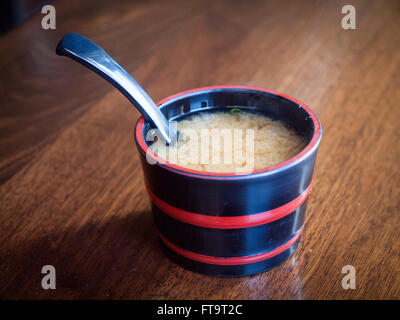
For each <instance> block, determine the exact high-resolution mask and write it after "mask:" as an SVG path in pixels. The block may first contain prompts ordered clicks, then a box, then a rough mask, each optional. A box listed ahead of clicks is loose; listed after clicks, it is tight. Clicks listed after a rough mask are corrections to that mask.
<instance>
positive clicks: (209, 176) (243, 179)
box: [135, 86, 321, 276]
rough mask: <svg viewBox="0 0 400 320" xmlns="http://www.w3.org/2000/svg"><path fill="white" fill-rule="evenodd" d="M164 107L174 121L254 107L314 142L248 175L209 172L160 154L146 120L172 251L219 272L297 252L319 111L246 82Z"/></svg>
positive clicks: (146, 158)
mask: <svg viewBox="0 0 400 320" xmlns="http://www.w3.org/2000/svg"><path fill="white" fill-rule="evenodd" d="M158 105H159V106H160V108H161V110H162V112H163V113H164V115H166V116H167V118H169V119H171V120H179V119H181V118H182V117H186V116H187V115H192V114H194V113H197V112H202V111H206V110H207V111H210V110H214V109H224V108H225V109H226V108H232V107H239V108H241V109H244V110H248V111H250V112H251V111H252V110H254V111H257V112H261V113H263V114H265V115H267V116H269V117H271V118H273V119H279V120H281V121H283V122H285V123H287V124H289V125H290V126H291V127H292V128H294V129H295V130H296V131H297V132H298V134H300V135H302V136H303V137H305V138H306V139H307V142H308V143H307V145H306V147H305V148H304V149H303V150H302V151H301V152H300V153H298V154H297V155H295V156H294V157H293V158H291V159H289V160H287V161H285V162H283V163H280V164H278V165H275V166H273V167H268V168H265V169H261V170H255V171H252V172H243V173H240V174H237V173H210V172H201V171H195V170H191V169H187V168H183V167H180V166H177V165H174V164H171V163H165V161H163V160H161V159H160V158H158V157H157V156H156V155H154V154H153V153H152V152H151V151H150V150H149V148H148V146H149V143H151V142H146V140H145V137H146V135H147V133H148V131H149V130H150V129H151V127H150V125H149V124H148V123H147V122H146V121H145V119H144V118H143V117H142V118H140V119H139V121H138V123H137V124H136V129H135V139H136V144H137V147H138V150H139V152H140V158H141V162H142V167H143V171H144V176H145V183H146V187H147V190H148V193H149V195H150V198H151V201H152V208H153V213H154V219H155V223H156V226H157V229H158V232H159V236H160V239H161V242H162V243H163V246H164V248H165V250H166V252H167V254H168V255H169V256H170V257H171V258H172V259H173V260H174V261H176V262H178V263H180V264H182V265H184V266H186V267H188V268H190V269H192V270H194V271H197V272H200V273H205V274H210V275H215V276H243V275H249V274H254V273H259V272H262V271H265V270H268V269H270V268H272V267H274V266H276V265H278V264H280V263H281V262H283V261H285V260H286V259H287V258H288V257H290V256H291V255H292V253H293V252H294V251H295V249H296V247H297V245H298V243H299V240H300V235H301V232H302V230H303V226H304V217H305V211H306V206H307V196H308V194H309V193H310V190H311V183H312V174H313V169H314V163H315V159H316V154H317V149H318V146H319V143H320V140H321V127H320V123H319V121H318V119H317V117H316V116H315V114H314V113H313V112H312V111H311V110H310V109H309V108H307V107H306V106H305V105H303V104H302V103H300V102H298V101H296V100H294V99H292V98H290V97H288V96H285V95H282V94H279V93H276V92H272V91H268V90H264V89H259V88H249V87H242V86H220V87H207V88H199V89H194V90H190V91H186V92H182V93H178V94H176V95H173V96H171V97H168V98H166V99H164V100H162V101H160V102H159V103H158Z"/></svg>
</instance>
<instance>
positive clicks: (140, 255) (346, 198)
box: [0, 0, 400, 299]
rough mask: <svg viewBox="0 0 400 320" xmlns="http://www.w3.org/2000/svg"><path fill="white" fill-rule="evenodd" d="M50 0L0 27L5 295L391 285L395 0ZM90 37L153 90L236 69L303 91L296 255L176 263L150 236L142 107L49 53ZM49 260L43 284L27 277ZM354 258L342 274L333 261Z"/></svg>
mask: <svg viewBox="0 0 400 320" xmlns="http://www.w3.org/2000/svg"><path fill="white" fill-rule="evenodd" d="M344 4H347V2H342V1H288V0H280V1H211V0H210V1H183V0H182V1H161V0H160V1H84V2H81V1H75V0H74V1H57V2H55V3H54V5H55V7H56V12H57V20H56V21H57V29H56V30H43V29H42V28H41V18H42V15H41V14H40V13H38V14H36V15H34V16H32V17H31V18H30V19H29V20H27V21H26V22H25V23H23V24H22V25H20V26H19V27H17V28H16V29H14V30H12V31H11V32H9V33H7V34H5V35H3V36H1V38H0V146H1V149H0V181H1V185H0V297H1V298H3V299H14V298H17V299H21V298H29V299H44V298H45V299H60V298H65V299H77V298H89V299H91V298H98V299H128V298H129V299H168V298H173V299H174V298H175V299H208V298H209V299H393V298H394V299H399V298H400V275H399V272H400V235H399V232H400V228H399V226H400V212H399V211H400V166H399V156H400V145H399V141H400V133H399V125H400V110H399V107H400V106H399V101H400V90H399V86H400V32H399V30H400V2H399V1H396V0H394V1H368V2H367V1H355V0H352V1H351V4H352V5H353V6H354V7H355V8H356V13H357V20H356V21H357V29H356V30H344V29H342V27H341V19H342V17H343V15H342V14H341V8H342V6H343V5H344ZM68 32H78V33H81V34H83V35H85V36H87V37H89V38H91V39H93V40H94V41H95V42H97V43H98V44H100V45H101V46H102V47H104V48H105V49H106V50H107V51H108V52H109V53H110V54H111V55H112V56H113V57H115V59H116V60H117V61H118V62H120V63H121V65H123V66H124V67H125V68H126V69H127V71H128V72H129V73H131V74H132V75H133V76H134V77H135V78H136V80H137V81H138V82H139V83H140V84H141V85H142V86H143V87H144V88H145V89H146V90H148V92H149V93H150V95H151V96H152V97H153V98H154V99H155V100H160V99H162V98H164V97H166V96H168V95H170V94H173V93H176V92H179V91H182V90H187V89H191V88H195V87H201V86H207V85H220V84H235V85H250V86H258V87H263V88H268V89H271V90H276V91H279V92H283V93H286V94H288V95H290V96H292V97H294V98H296V99H298V100H300V101H302V102H304V103H305V104H306V105H308V106H310V107H311V108H312V109H313V110H314V111H315V112H316V114H317V115H318V117H319V118H320V120H321V123H322V128H323V138H322V143H321V146H320V149H319V154H318V159H317V165H316V169H315V173H314V184H313V190H312V193H311V198H310V201H309V205H308V212H307V218H306V227H305V230H304V235H303V237H302V241H301V244H300V246H299V248H298V249H297V251H296V253H295V255H294V256H293V257H292V258H290V259H289V260H288V261H286V262H285V263H283V264H282V265H280V266H278V267H277V268H275V269H273V270H271V271H268V272H265V273H263V274H258V275H254V276H250V277H241V278H214V277H209V276H204V275H200V274H197V273H193V272H190V271H187V270H185V269H183V268H181V267H180V266H178V265H176V264H175V263H173V262H171V261H170V260H169V259H168V258H167V257H166V256H165V255H164V253H163V252H162V250H161V248H160V245H159V243H158V240H157V235H156V232H155V227H154V225H153V220H152V216H151V212H150V203H149V199H148V197H147V194H146V192H145V188H144V184H143V174H142V172H141V167H140V164H139V157H138V153H137V150H136V147H135V145H134V139H133V126H134V124H135V121H136V120H137V118H138V116H139V114H138V112H137V111H136V110H135V109H134V108H132V107H131V106H130V104H129V102H128V101H127V100H126V99H125V98H124V97H123V96H122V95H121V94H119V93H118V92H117V91H116V90H115V89H114V88H112V87H111V86H110V85H108V84H107V83H106V82H105V81H103V80H102V79H100V78H99V77H98V76H96V75H95V74H93V73H91V72H90V71H88V70H87V69H85V68H83V67H82V66H80V65H78V64H76V63H74V62H72V61H71V60H69V59H66V58H62V57H58V56H56V55H55V53H54V51H55V46H56V44H57V42H58V41H59V39H60V38H61V37H62V36H63V35H64V34H66V33H68ZM44 265H54V266H55V268H56V271H57V289H56V290H43V289H42V288H41V280H42V277H43V274H41V269H42V266H44ZM345 265H352V266H354V267H355V269H356V277H357V278H356V289H354V290H352V289H349V290H344V289H343V288H342V286H341V280H342V278H343V276H344V274H342V273H341V270H342V267H343V266H345Z"/></svg>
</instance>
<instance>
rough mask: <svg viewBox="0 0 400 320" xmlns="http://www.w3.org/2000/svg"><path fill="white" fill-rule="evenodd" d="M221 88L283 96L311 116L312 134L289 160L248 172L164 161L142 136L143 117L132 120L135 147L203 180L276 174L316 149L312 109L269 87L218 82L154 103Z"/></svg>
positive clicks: (315, 120)
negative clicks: (224, 170)
mask: <svg viewBox="0 0 400 320" xmlns="http://www.w3.org/2000/svg"><path fill="white" fill-rule="evenodd" d="M224 89H244V90H252V91H259V92H267V93H270V94H273V95H277V96H280V97H282V98H284V99H287V100H289V101H292V102H294V103H296V104H297V105H299V106H300V107H301V108H303V110H304V111H306V113H307V114H308V115H309V117H310V118H311V120H312V122H313V125H314V130H313V131H314V132H313V136H312V138H311V140H310V142H309V143H308V144H307V145H306V146H305V147H304V148H303V149H302V150H301V151H300V152H299V153H297V154H296V155H294V156H293V157H291V158H290V159H288V160H286V161H284V162H281V163H278V164H276V165H273V166H269V167H266V168H262V169H258V170H253V171H248V172H239V173H236V172H208V171H199V170H193V169H189V168H185V167H182V166H179V165H176V164H172V163H169V162H167V161H166V160H164V159H162V158H160V157H158V156H157V155H155V154H154V153H153V152H152V151H151V150H150V149H149V147H148V146H147V144H146V143H145V141H144V139H143V134H142V132H143V125H144V123H145V119H144V117H143V116H141V117H140V118H139V120H138V121H137V123H136V126H135V140H136V144H137V146H138V147H139V151H141V152H142V153H144V154H145V155H147V156H149V157H150V158H151V159H152V160H153V161H155V163H154V165H157V166H160V167H162V168H164V169H167V170H169V171H172V172H175V173H178V174H183V175H187V176H191V177H196V178H206V179H217V180H226V179H237V178H247V177H254V176H259V175H265V174H268V175H269V174H273V173H277V172H278V171H281V170H284V169H287V168H289V167H291V166H293V165H296V164H297V163H299V162H301V161H302V160H303V159H305V158H306V157H307V156H308V155H309V154H311V153H313V151H314V150H315V149H317V148H318V145H319V143H320V140H321V135H322V130H321V124H320V122H319V120H318V118H317V116H316V115H315V114H314V112H313V111H311V109H310V108H308V107H307V106H306V105H304V104H303V103H302V102H300V101H298V100H296V99H293V98H291V97H289V96H287V95H285V94H282V93H279V92H276V91H273V90H267V89H263V88H257V87H248V86H239V85H221V86H208V87H200V88H195V89H190V90H186V91H182V92H178V93H175V94H173V95H170V96H168V97H166V98H164V99H162V100H160V101H159V102H157V106H159V107H162V105H163V104H165V103H166V102H169V101H170V100H172V99H176V98H183V97H184V96H185V95H190V94H193V93H198V92H201V91H204V92H206V91H215V90H224Z"/></svg>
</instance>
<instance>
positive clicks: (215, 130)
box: [150, 108, 306, 173]
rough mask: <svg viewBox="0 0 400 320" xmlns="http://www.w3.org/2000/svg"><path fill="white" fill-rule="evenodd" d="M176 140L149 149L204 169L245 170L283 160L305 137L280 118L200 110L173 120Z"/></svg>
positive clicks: (248, 113) (299, 147) (294, 151)
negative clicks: (176, 120)
mask: <svg viewBox="0 0 400 320" xmlns="http://www.w3.org/2000/svg"><path fill="white" fill-rule="evenodd" d="M176 125H177V129H178V131H179V138H178V141H177V142H175V143H172V144H171V145H170V146H166V145H165V144H164V143H163V142H162V141H161V139H158V140H156V141H155V142H154V143H153V144H152V145H151V146H150V150H151V151H152V152H153V153H155V154H156V155H158V156H159V157H160V158H162V159H165V160H166V161H168V162H170V163H173V164H177V165H179V166H182V167H185V168H189V169H193V170H198V171H205V172H217V173H227V172H232V173H234V172H245V171H246V172H247V171H253V170H258V169H263V168H266V167H270V166H273V165H276V164H279V163H281V162H284V161H286V160H288V159H290V158H291V157H293V156H294V155H296V154H297V153H299V152H300V151H301V150H302V149H303V148H304V147H305V146H306V139H304V138H303V137H301V136H300V135H298V134H297V132H296V131H295V130H294V129H292V128H290V127H289V126H287V125H286V124H284V123H283V122H281V121H277V120H273V119H271V118H269V117H266V116H264V115H262V114H260V113H253V112H246V111H242V110H240V109H237V108H234V109H231V112H223V111H218V112H199V113H197V114H195V115H193V116H190V117H189V118H185V119H183V120H181V121H178V122H177V123H176Z"/></svg>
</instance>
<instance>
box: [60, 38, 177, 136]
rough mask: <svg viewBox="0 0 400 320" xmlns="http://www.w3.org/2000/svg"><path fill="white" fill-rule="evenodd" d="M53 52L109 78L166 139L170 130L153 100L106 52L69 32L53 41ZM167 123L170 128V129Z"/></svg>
mask: <svg viewBox="0 0 400 320" xmlns="http://www.w3.org/2000/svg"><path fill="white" fill-rule="evenodd" d="M56 53H57V54H58V55H60V56H66V57H69V58H71V59H73V60H75V61H77V62H79V63H80V64H82V65H84V66H85V67H87V68H89V69H90V70H92V71H94V72H96V73H97V74H98V75H100V76H101V77H103V78H104V79H106V80H107V81H108V82H110V83H111V84H112V85H113V86H114V87H116V88H117V89H118V90H119V91H120V92H121V93H122V94H124V95H125V97H127V98H128V100H129V101H130V102H131V103H132V104H133V105H134V106H135V107H136V109H138V110H139V112H140V113H141V114H142V115H143V116H144V117H145V118H146V120H148V121H149V122H150V123H151V124H152V125H153V127H155V128H157V129H159V130H160V134H161V136H162V137H161V138H164V140H165V141H166V142H167V143H170V142H171V140H172V139H173V138H174V136H175V134H176V133H174V132H170V126H169V122H168V120H167V119H166V118H165V116H164V115H163V114H162V113H161V111H160V109H159V108H158V107H157V106H156V104H155V103H154V101H153V100H152V99H151V98H150V97H149V96H148V94H147V93H146V92H145V91H144V90H143V89H142V87H141V86H140V85H139V84H138V83H137V82H136V81H135V79H133V78H132V77H131V76H130V75H129V74H128V73H127V72H126V71H125V70H124V69H123V68H122V67H121V66H120V65H119V64H118V63H117V62H116V61H115V60H114V59H113V58H111V57H110V55H109V54H108V53H107V52H105V51H104V50H103V49H102V48H100V47H99V46H98V45H96V44H95V43H94V42H92V41H90V40H89V39H87V38H85V37H83V36H81V35H79V34H76V33H69V34H67V35H66V36H64V37H63V38H62V39H61V41H60V43H59V44H58V45H57V49H56ZM173 129H174V128H173V126H171V131H172V130H173Z"/></svg>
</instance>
